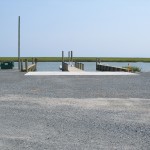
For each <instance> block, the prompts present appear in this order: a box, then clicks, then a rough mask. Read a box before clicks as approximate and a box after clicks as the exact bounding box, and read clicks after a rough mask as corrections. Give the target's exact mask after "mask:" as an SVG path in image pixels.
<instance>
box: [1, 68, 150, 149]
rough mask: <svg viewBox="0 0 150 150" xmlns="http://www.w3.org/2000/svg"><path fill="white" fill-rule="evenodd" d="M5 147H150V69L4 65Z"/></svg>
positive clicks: (3, 144)
mask: <svg viewBox="0 0 150 150" xmlns="http://www.w3.org/2000/svg"><path fill="white" fill-rule="evenodd" d="M0 85H1V86H0V92H1V93H0V150H1V149H2V150H44V149H45V150H46V149H48V150H60V149H62V150H99V149H102V150H103V149H106V150H116V149H118V150H121V149H122V150H149V149H150V73H142V74H140V75H139V76H24V73H20V72H18V71H9V70H8V71H2V70H0Z"/></svg>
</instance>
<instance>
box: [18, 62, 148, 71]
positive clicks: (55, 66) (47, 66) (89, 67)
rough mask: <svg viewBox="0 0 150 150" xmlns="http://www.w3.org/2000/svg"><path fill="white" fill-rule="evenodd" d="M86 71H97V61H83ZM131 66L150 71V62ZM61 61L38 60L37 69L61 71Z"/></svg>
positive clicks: (116, 64) (115, 63)
mask: <svg viewBox="0 0 150 150" xmlns="http://www.w3.org/2000/svg"><path fill="white" fill-rule="evenodd" d="M103 63H104V64H108V65H112V66H118V67H123V66H128V62H123V63H122V62H103ZM83 64H84V70H85V71H96V63H95V62H83ZM129 64H130V65H131V66H137V67H140V68H142V72H150V63H142V62H137V63H129ZM17 65H18V63H15V68H17ZM60 65H61V62H38V63H37V70H38V71H60V70H59V66H60Z"/></svg>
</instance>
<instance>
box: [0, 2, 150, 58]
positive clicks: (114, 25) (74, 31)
mask: <svg viewBox="0 0 150 150" xmlns="http://www.w3.org/2000/svg"><path fill="white" fill-rule="evenodd" d="M18 16H20V18H21V56H22V57H26V56H31V57H34V56H35V57H36V56H38V57H59V56H61V51H62V50H63V51H64V52H65V55H67V53H68V51H73V53H74V56H75V57H150V0H0V57H14V56H16V57H17V55H18Z"/></svg>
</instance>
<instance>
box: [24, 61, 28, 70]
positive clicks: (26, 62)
mask: <svg viewBox="0 0 150 150" xmlns="http://www.w3.org/2000/svg"><path fill="white" fill-rule="evenodd" d="M25 70H26V72H28V60H27V59H25Z"/></svg>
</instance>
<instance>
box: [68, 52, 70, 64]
mask: <svg viewBox="0 0 150 150" xmlns="http://www.w3.org/2000/svg"><path fill="white" fill-rule="evenodd" d="M68 63H69V64H70V51H68Z"/></svg>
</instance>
